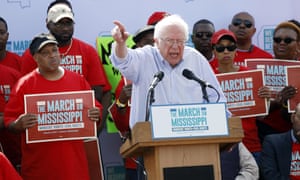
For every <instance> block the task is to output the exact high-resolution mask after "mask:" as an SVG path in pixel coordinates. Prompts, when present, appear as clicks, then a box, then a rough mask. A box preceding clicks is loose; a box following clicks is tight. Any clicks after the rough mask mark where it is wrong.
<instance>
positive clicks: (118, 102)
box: [116, 99, 127, 108]
mask: <svg viewBox="0 0 300 180" xmlns="http://www.w3.org/2000/svg"><path fill="white" fill-rule="evenodd" d="M116 105H117V107H118V108H125V107H126V106H127V104H123V103H121V102H120V100H119V99H117V101H116Z"/></svg>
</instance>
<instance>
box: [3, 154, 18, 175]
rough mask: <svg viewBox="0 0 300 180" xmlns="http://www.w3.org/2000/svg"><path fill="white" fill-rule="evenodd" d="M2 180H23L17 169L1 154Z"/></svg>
mask: <svg viewBox="0 0 300 180" xmlns="http://www.w3.org/2000/svg"><path fill="white" fill-rule="evenodd" d="M0 179H3V180H4V179H8V180H22V178H21V176H20V175H19V174H18V173H17V171H16V170H15V168H14V167H13V166H12V165H11V163H10V162H9V160H8V159H7V158H6V157H5V155H4V154H3V153H1V152H0Z"/></svg>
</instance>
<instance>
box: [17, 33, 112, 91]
mask: <svg viewBox="0 0 300 180" xmlns="http://www.w3.org/2000/svg"><path fill="white" fill-rule="evenodd" d="M69 47H70V46H69V45H68V46H63V47H59V52H60V53H61V54H64V53H66V51H68V49H69ZM61 66H62V67H64V68H65V69H68V70H70V71H73V72H76V73H78V74H82V75H83V76H84V77H85V78H86V80H87V81H88V82H89V84H90V85H91V86H97V85H101V86H103V91H109V90H110V89H111V85H110V84H109V82H108V80H107V77H106V74H105V72H104V69H103V66H102V64H101V60H100V57H99V55H98V54H97V51H96V50H95V49H94V48H93V47H92V46H90V45H89V44H87V43H85V42H83V41H80V40H78V39H76V38H73V42H72V44H71V48H70V50H69V51H68V53H67V54H66V55H65V56H64V57H63V58H62V61H61ZM36 67H37V64H36V62H35V61H34V59H33V57H32V55H31V54H30V52H29V49H27V50H26V51H25V52H24V54H23V56H22V68H21V73H22V75H25V74H27V73H29V72H31V71H32V70H34V69H35V68H36Z"/></svg>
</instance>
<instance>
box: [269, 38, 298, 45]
mask: <svg viewBox="0 0 300 180" xmlns="http://www.w3.org/2000/svg"><path fill="white" fill-rule="evenodd" d="M273 41H274V42H275V43H277V44H279V43H281V42H282V41H283V42H284V43H285V44H290V43H291V42H293V41H296V40H295V39H293V38H290V37H286V38H284V39H283V38H280V37H274V38H273Z"/></svg>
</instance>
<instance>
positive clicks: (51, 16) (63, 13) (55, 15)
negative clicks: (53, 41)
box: [47, 4, 74, 23]
mask: <svg viewBox="0 0 300 180" xmlns="http://www.w3.org/2000/svg"><path fill="white" fill-rule="evenodd" d="M63 18H69V19H72V21H74V14H73V12H72V9H71V8H70V7H69V6H67V5H66V4H56V5H54V6H52V7H51V8H50V9H49V11H48V16H47V23H49V22H50V21H52V22H53V23H57V22H58V21H59V20H61V19H63Z"/></svg>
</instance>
